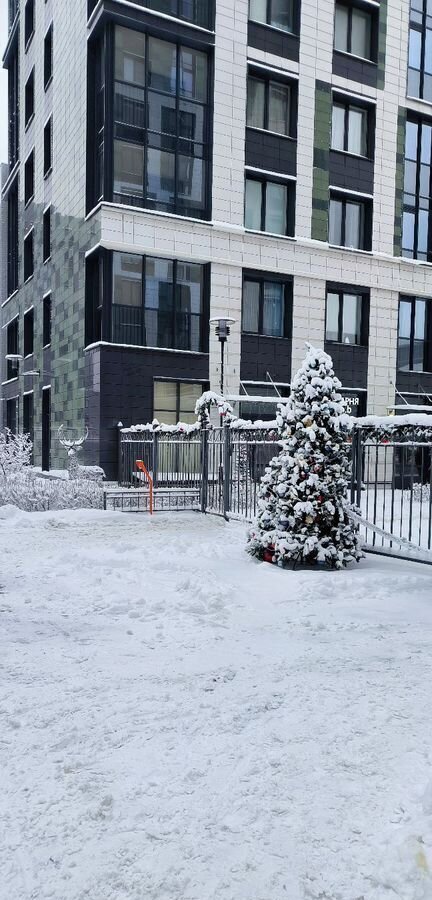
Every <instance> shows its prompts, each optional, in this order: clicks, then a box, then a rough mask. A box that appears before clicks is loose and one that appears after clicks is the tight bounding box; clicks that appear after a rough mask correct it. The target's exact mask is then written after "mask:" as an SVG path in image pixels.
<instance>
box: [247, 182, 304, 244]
mask: <svg viewBox="0 0 432 900" xmlns="http://www.w3.org/2000/svg"><path fill="white" fill-rule="evenodd" d="M293 217H294V183H293V182H289V183H281V182H277V181H267V180H266V179H260V180H258V179H257V178H246V185H245V228H250V229H251V230H252V231H268V232H269V233H271V234H292V233H293Z"/></svg>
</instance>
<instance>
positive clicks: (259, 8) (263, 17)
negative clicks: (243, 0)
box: [249, 0, 297, 34]
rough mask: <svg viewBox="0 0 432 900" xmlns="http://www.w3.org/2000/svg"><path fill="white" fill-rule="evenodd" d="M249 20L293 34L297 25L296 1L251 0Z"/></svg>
mask: <svg viewBox="0 0 432 900" xmlns="http://www.w3.org/2000/svg"><path fill="white" fill-rule="evenodd" d="M249 19H251V20H252V21H253V22H260V23H261V24H263V25H272V26H273V28H280V29H282V31H289V32H291V34H293V33H294V32H295V31H296V24H297V23H296V9H295V5H294V0H249Z"/></svg>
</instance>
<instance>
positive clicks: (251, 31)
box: [248, 22, 299, 62]
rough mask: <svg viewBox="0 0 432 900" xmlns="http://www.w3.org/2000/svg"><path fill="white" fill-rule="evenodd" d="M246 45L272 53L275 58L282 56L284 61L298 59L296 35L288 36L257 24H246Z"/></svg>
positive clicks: (285, 33) (275, 29) (283, 32)
mask: <svg viewBox="0 0 432 900" xmlns="http://www.w3.org/2000/svg"><path fill="white" fill-rule="evenodd" d="M248 44H249V46H250V47H256V48H257V50H264V52H265V53H274V54H275V56H283V57H284V59H294V60H295V61H296V62H298V58H299V38H298V35H296V34H288V32H285V31H279V30H278V29H277V28H270V27H269V26H268V25H260V24H259V22H249V24H248Z"/></svg>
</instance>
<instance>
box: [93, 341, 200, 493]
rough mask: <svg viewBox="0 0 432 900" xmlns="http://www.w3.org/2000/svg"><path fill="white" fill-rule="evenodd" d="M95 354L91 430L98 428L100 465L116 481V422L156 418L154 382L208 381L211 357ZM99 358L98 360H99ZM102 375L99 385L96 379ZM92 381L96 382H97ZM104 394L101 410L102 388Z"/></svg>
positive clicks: (112, 350) (110, 350)
mask: <svg viewBox="0 0 432 900" xmlns="http://www.w3.org/2000/svg"><path fill="white" fill-rule="evenodd" d="M91 352H92V361H91V362H90V361H89V362H88V364H87V369H86V376H87V377H88V378H89V381H88V383H87V384H86V424H87V425H88V428H89V432H90V434H91V435H94V440H97V438H96V435H97V433H98V430H99V435H100V438H99V448H98V451H99V453H98V461H99V464H100V465H101V466H102V468H103V469H105V472H106V475H107V477H108V478H116V477H117V424H118V422H119V421H121V422H123V425H125V426H128V425H137V424H142V423H146V422H151V420H152V418H153V380H154V379H155V378H175V379H179V380H182V379H192V380H194V381H202V382H204V383H205V382H208V378H209V362H208V355H207V354H204V353H201V354H189V353H170V351H169V350H145V349H143V350H133V349H128V348H124V347H120V346H118V347H116V345H115V344H113V345H112V346H110V347H105V346H100V347H97V348H96V349H95V350H94V351H91ZM94 354H97V355H98V356H99V361H98V360H97V359H95V358H94ZM96 375H98V377H99V379H100V380H99V385H97V383H96V390H95V378H96ZM92 379H93V380H92ZM98 387H99V390H100V394H99V397H100V408H99V410H98V402H97V398H95V397H94V395H95V393H96V394H97V389H98Z"/></svg>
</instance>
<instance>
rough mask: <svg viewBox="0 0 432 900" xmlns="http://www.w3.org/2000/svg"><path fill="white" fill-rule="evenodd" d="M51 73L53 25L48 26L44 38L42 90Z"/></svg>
mask: <svg viewBox="0 0 432 900" xmlns="http://www.w3.org/2000/svg"><path fill="white" fill-rule="evenodd" d="M52 74H53V26H52V24H51V25H50V27H49V28H48V31H47V33H46V35H45V39H44V90H46V89H47V87H48V85H49V83H50V81H51V78H52Z"/></svg>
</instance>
